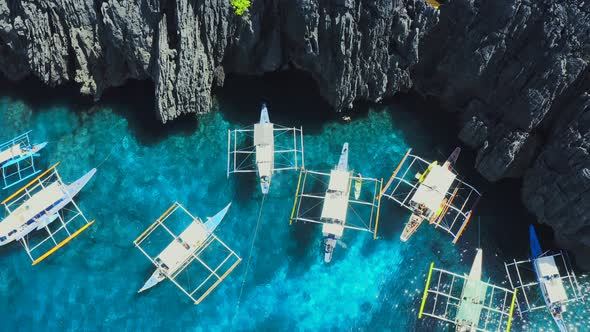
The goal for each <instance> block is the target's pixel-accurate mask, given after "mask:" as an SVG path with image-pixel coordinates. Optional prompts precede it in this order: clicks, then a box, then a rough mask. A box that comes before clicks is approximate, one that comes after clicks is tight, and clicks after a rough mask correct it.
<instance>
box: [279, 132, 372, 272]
mask: <svg viewBox="0 0 590 332" xmlns="http://www.w3.org/2000/svg"><path fill="white" fill-rule="evenodd" d="M314 181H315V183H314ZM310 182H312V183H310ZM318 182H319V183H321V184H322V187H324V188H325V187H326V186H327V188H326V191H325V192H323V193H313V192H309V190H311V189H313V188H314V187H315V185H316V184H318ZM353 182H354V183H355V187H356V183H360V184H361V186H363V187H365V188H366V189H367V190H364V191H362V190H361V188H360V187H358V189H357V188H355V190H354V192H357V193H358V199H357V198H356V197H351V195H354V196H356V193H353V192H351V187H352V186H353ZM382 183H383V182H382V180H377V179H371V178H361V177H360V174H359V176H353V172H352V171H350V170H349V169H348V143H344V146H343V147H342V153H341V154H340V160H339V162H338V165H336V168H334V169H333V170H331V171H330V173H322V172H316V171H310V170H305V169H303V168H302V169H301V173H300V174H299V181H298V183H297V191H296V192H295V201H294V203H293V210H292V211H291V218H290V224H292V223H293V222H294V221H295V222H297V221H303V222H312V223H317V224H322V235H323V236H324V261H325V262H326V263H329V262H330V261H331V260H332V254H333V252H334V247H335V245H336V243H337V241H338V240H339V239H340V238H341V237H342V234H343V233H344V229H346V228H347V229H355V230H361V231H366V232H369V233H372V234H373V237H374V238H376V236H377V227H378V223H379V204H380V200H379V199H378V197H377V194H378V193H379V190H380V187H381V185H382ZM363 192H364V195H363V194H362V193H363ZM320 204H322V209H321V212H320V213H318V211H317V210H318V207H319V205H320ZM361 209H362V210H363V211H361ZM349 211H351V212H352V213H349ZM363 212H364V214H366V217H363V216H362V215H363Z"/></svg>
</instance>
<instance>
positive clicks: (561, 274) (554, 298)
mask: <svg viewBox="0 0 590 332" xmlns="http://www.w3.org/2000/svg"><path fill="white" fill-rule="evenodd" d="M566 256H567V254H566V253H565V252H563V251H560V252H558V253H555V254H548V253H545V254H543V255H542V256H541V257H539V258H537V259H535V260H532V259H528V260H523V261H516V260H513V261H512V262H511V263H504V265H505V268H506V274H507V275H508V280H509V281H510V285H511V286H512V288H514V289H518V290H519V292H518V301H517V305H518V311H519V314H520V315H521V316H522V314H523V313H527V312H530V311H535V310H539V309H547V303H545V302H544V301H543V299H542V298H539V297H538V296H536V295H537V294H540V293H543V289H545V290H546V291H547V296H548V300H549V303H551V304H553V303H560V304H566V303H569V302H575V301H580V300H582V299H583V298H584V296H583V294H582V290H581V288H580V285H579V284H578V280H577V279H576V275H575V274H574V271H573V269H572V266H571V263H570V262H569V259H567V258H566ZM535 267H536V268H537V269H538V270H537V271H539V274H540V276H541V279H542V281H541V282H542V283H543V285H541V284H540V283H539V280H538V279H537V277H536V276H535V273H534V272H532V271H535ZM531 292H533V293H531Z"/></svg>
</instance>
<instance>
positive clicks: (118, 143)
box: [96, 136, 127, 169]
mask: <svg viewBox="0 0 590 332" xmlns="http://www.w3.org/2000/svg"><path fill="white" fill-rule="evenodd" d="M125 138H127V136H123V137H122V138H121V140H119V142H117V144H115V145H113V147H112V148H111V151H110V152H109V154H108V155H107V156H106V158H104V159H103V160H102V161H101V162H100V163H99V164H98V166H96V168H97V169H98V168H100V167H101V166H102V164H104V163H105V162H106V161H107V160H109V158H110V157H111V155H112V154H113V152H115V148H117V147H119V146H120V145H121V143H123V140H124V139H125Z"/></svg>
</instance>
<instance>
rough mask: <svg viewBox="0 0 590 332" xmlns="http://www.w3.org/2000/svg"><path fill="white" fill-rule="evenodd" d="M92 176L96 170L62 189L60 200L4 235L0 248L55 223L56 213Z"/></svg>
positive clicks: (0, 236)
mask: <svg viewBox="0 0 590 332" xmlns="http://www.w3.org/2000/svg"><path fill="white" fill-rule="evenodd" d="M94 174H96V168H93V169H92V170H90V171H89V172H88V173H86V174H85V175H84V176H82V177H81V178H80V179H78V180H76V181H75V182H73V183H71V184H69V185H67V186H66V188H65V190H64V188H63V187H62V188H61V191H62V194H63V196H62V197H61V198H57V199H56V200H55V201H54V202H53V203H51V204H50V205H49V206H48V207H46V208H45V209H44V210H42V211H41V212H40V213H39V214H37V215H36V216H35V217H33V218H31V219H29V220H24V221H22V222H21V224H20V227H19V228H20V229H17V230H16V232H14V231H13V230H9V234H11V233H12V234H11V235H6V238H5V239H4V240H2V241H0V246H3V245H6V244H8V243H11V242H12V241H16V240H20V239H22V238H23V237H24V236H25V235H27V234H29V233H30V232H32V231H34V230H39V229H41V228H43V227H46V226H47V225H49V224H50V223H51V222H53V221H55V220H56V219H57V218H58V212H59V211H60V210H61V209H63V208H64V207H65V206H66V205H68V204H69V203H70V202H72V200H73V198H74V196H76V195H77V194H78V193H79V192H80V190H82V188H84V186H86V184H87V183H88V182H89V181H90V180H91V179H92V177H93V176H94ZM11 215H12V213H11V214H10V215H8V216H7V217H6V218H5V219H4V220H6V219H8V218H10V217H11ZM0 224H1V223H0ZM3 237H4V236H2V234H0V238H3Z"/></svg>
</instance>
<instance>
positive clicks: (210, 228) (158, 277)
mask: <svg viewBox="0 0 590 332" xmlns="http://www.w3.org/2000/svg"><path fill="white" fill-rule="evenodd" d="M230 207H231V202H230V203H229V204H227V206H226V207H224V208H223V209H222V210H221V211H219V212H217V213H216V214H215V215H214V216H213V217H208V218H207V221H206V222H204V223H203V224H204V227H205V232H206V233H207V237H209V235H211V234H212V233H213V232H214V231H215V229H216V228H217V226H219V224H220V223H221V221H222V220H223V218H224V217H225V215H226V214H227V211H228V210H229V208H230ZM193 222H194V221H193ZM187 228H188V227H187ZM181 236H182V235H181ZM179 238H180V236H179ZM190 255H192V252H190V253H189V256H190ZM173 272H174V271H170V273H173ZM166 277H167V276H166V273H165V272H164V271H163V270H162V268H161V267H160V266H158V267H157V268H156V270H155V271H154V272H153V273H152V275H151V276H150V278H149V279H148V280H147V281H146V282H145V283H144V284H143V286H142V287H141V288H140V289H139V290H138V291H137V293H141V292H143V291H146V290H148V289H150V288H152V287H154V286H156V285H157V284H159V283H160V282H161V281H162V280H164V279H166Z"/></svg>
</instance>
